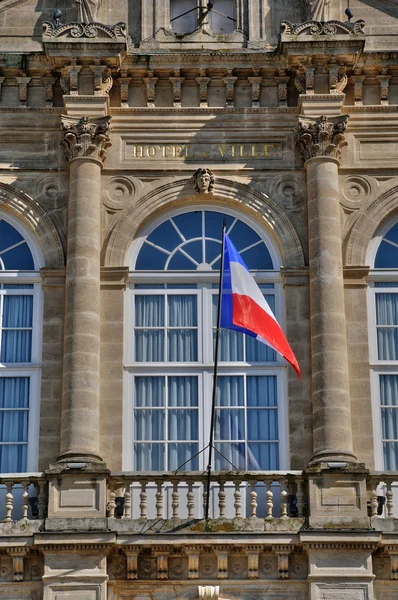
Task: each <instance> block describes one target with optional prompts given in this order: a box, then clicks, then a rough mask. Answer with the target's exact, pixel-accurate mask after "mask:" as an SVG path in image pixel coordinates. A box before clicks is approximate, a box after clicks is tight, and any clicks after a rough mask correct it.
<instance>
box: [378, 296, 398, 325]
mask: <svg viewBox="0 0 398 600" xmlns="http://www.w3.org/2000/svg"><path fill="white" fill-rule="evenodd" d="M376 323H377V325H398V294H376Z"/></svg>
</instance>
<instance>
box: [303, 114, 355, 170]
mask: <svg viewBox="0 0 398 600" xmlns="http://www.w3.org/2000/svg"><path fill="white" fill-rule="evenodd" d="M347 120H348V115H342V116H338V117H326V116H325V115H322V116H321V117H319V119H311V118H310V117H299V124H298V127H297V130H296V135H297V145H298V148H299V150H300V153H301V156H302V157H303V160H304V161H307V160H309V159H310V158H315V157H328V158H335V159H337V160H339V159H340V154H341V148H342V147H343V146H346V145H347V142H346V141H345V136H344V133H345V130H346V128H347Z"/></svg>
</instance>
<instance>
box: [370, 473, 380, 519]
mask: <svg viewBox="0 0 398 600" xmlns="http://www.w3.org/2000/svg"><path fill="white" fill-rule="evenodd" d="M377 495H378V492H377V481H372V489H371V492H370V515H371V516H372V517H377V508H378V506H379V503H378V501H377Z"/></svg>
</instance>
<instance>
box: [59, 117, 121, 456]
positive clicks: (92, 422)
mask: <svg viewBox="0 0 398 600" xmlns="http://www.w3.org/2000/svg"><path fill="white" fill-rule="evenodd" d="M109 121H110V117H99V118H90V119H89V118H88V117H83V118H74V117H67V116H63V117H62V127H63V130H64V141H63V142H62V144H63V146H64V150H65V157H66V160H67V161H68V163H69V204H68V249H67V263H66V285H65V304H66V306H65V334H64V363H63V395H62V418H61V422H62V425H61V454H60V457H59V460H66V461H68V462H70V461H76V462H81V461H84V462H87V461H88V462H100V461H101V458H100V455H99V431H100V422H99V411H100V394H99V384H100V363H99V356H100V251H101V202H100V198H101V169H102V164H103V161H104V158H105V154H106V148H108V146H110V145H111V144H110V141H109V135H108V130H109Z"/></svg>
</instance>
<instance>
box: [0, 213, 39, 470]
mask: <svg viewBox="0 0 398 600" xmlns="http://www.w3.org/2000/svg"><path fill="white" fill-rule="evenodd" d="M42 264H43V263H42V257H41V255H40V253H39V252H38V251H37V249H36V246H35V243H34V241H33V239H31V236H30V235H29V233H28V232H27V231H25V230H24V229H23V228H22V227H21V225H20V224H19V223H18V222H17V221H15V220H14V219H12V218H11V217H9V216H8V215H7V217H3V216H0V305H1V306H0V315H1V320H0V472H1V473H20V472H25V471H34V470H36V469H37V442H38V399H39V393H40V361H41V294H40V284H39V281H40V279H39V273H38V269H39V267H40V266H41V265H42Z"/></svg>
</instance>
